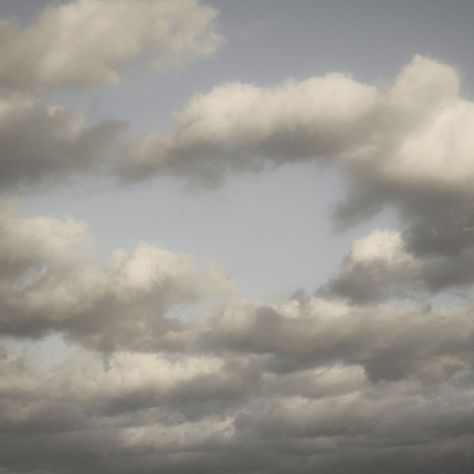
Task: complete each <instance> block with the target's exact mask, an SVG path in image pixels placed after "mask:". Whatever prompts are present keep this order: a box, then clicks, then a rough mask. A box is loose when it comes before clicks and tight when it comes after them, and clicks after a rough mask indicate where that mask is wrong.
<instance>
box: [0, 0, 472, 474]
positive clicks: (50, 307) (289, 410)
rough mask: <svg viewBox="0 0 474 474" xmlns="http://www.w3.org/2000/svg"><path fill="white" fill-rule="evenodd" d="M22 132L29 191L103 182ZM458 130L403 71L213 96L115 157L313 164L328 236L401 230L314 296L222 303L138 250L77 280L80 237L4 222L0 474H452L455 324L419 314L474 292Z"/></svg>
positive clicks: (467, 390) (441, 311)
mask: <svg viewBox="0 0 474 474" xmlns="http://www.w3.org/2000/svg"><path fill="white" fill-rule="evenodd" d="M84 3H86V2H84ZM117 4H119V3H117ZM120 4H121V3H120ZM58 8H63V7H58ZM45 15H46V14H45ZM12 100H17V99H12ZM22 104H23V103H22V102H20V105H21V107H23V108H25V110H27V111H28V113H26V112H25V116H26V117H29V114H31V112H30V111H31V110H33V111H36V110H37V107H38V106H37V105H36V104H29V103H27V104H26V105H22ZM15 107H16V108H18V106H17V105H15ZM21 107H20V108H21ZM15 110H16V109H15ZM21 110H23V109H21ZM5 111H6V112H5V113H6V114H8V113H9V111H8V108H5ZM35 113H38V114H39V115H40V116H41V117H42V120H41V121H39V123H44V124H45V125H44V127H45V128H44V129H42V130H43V131H42V132H41V134H39V135H38V136H37V137H35V140H39V139H40V138H41V140H45V143H47V145H45V146H44V149H45V150H46V151H45V152H44V153H43V155H39V156H44V157H47V158H44V160H45V163H47V166H46V165H45V164H41V163H40V164H39V165H38V168H37V169H38V170H39V171H37V172H36V171H35V173H36V174H34V175H32V178H31V180H32V181H35V180H37V181H42V180H44V179H46V178H47V177H48V176H51V175H53V174H52V173H53V170H55V171H54V172H56V173H59V174H60V175H62V176H70V175H71V174H75V173H78V172H84V170H86V169H87V170H89V171H90V170H94V169H98V168H97V167H99V168H100V167H101V166H107V167H108V166H109V164H110V161H109V158H107V156H109V157H110V155H107V153H106V154H105V155H104V154H103V153H102V151H101V150H99V148H97V150H96V149H95V148H94V147H93V148H92V149H93V150H96V155H94V153H95V152H94V153H93V154H92V158H91V162H87V164H85V165H84V168H83V167H82V165H81V166H77V167H76V166H72V165H67V166H63V165H62V163H63V162H62V161H61V159H60V158H59V157H60V156H61V154H54V153H53V151H55V150H57V149H61V150H66V151H69V150H76V147H77V148H78V151H77V155H74V153H76V152H74V153H73V152H72V151H69V153H71V155H70V156H87V155H88V154H83V153H82V151H83V150H82V148H81V147H80V146H79V143H82V140H85V141H86V142H87V140H86V139H85V138H82V137H83V136H88V133H89V127H87V126H85V125H83V124H82V123H81V122H80V121H79V124H78V125H77V124H76V122H75V120H76V119H74V118H73V117H72V116H69V115H68V114H65V113H64V112H62V111H59V112H58V111H46V109H43V108H41V109H40V111H39V112H35ZM58 113H59V117H60V118H59V119H56V115H55V114H58ZM20 115H21V114H20ZM50 116H51V117H53V118H51V119H46V117H50ZM9 120H10V119H9ZM9 120H8V121H9ZM473 120H474V114H473V108H472V103H471V102H468V101H466V100H464V99H462V98H461V97H460V95H459V75H458V73H457V72H456V71H455V70H454V69H453V68H451V67H449V66H446V65H443V64H440V63H438V62H436V61H434V60H430V59H426V58H421V57H417V58H415V59H414V60H413V61H412V63H411V64H409V65H408V66H406V67H405V68H404V69H403V70H402V72H401V73H400V75H399V76H398V78H397V79H396V80H395V83H394V85H393V86H392V87H390V88H387V90H380V89H378V88H375V87H372V86H369V85H365V84H360V83H358V82H356V81H355V80H353V79H351V78H349V77H347V76H344V75H340V74H331V75H328V76H325V77H323V78H316V79H310V80H308V81H303V82H295V81H293V82H288V83H285V84H283V85H281V86H278V87H273V88H267V89H265V88H259V87H256V86H252V85H242V84H227V85H224V86H221V87H218V88H216V89H215V90H214V91H213V92H211V93H210V94H208V95H204V96H196V97H195V98H194V99H193V100H192V101H191V102H190V104H189V105H188V106H187V107H186V108H185V109H184V110H183V111H182V112H180V113H178V114H177V116H176V121H175V124H174V126H173V128H172V129H171V131H170V132H169V134H167V135H164V136H155V137H148V138H146V139H144V140H142V141H140V142H139V143H134V144H130V146H129V149H130V152H129V153H126V158H124V161H123V162H121V163H120V164H119V165H118V169H119V171H118V172H119V174H120V175H121V177H122V178H123V179H125V180H130V181H133V180H139V179H143V178H146V177H148V176H149V175H150V176H153V175H159V174H170V175H174V176H180V177H184V178H186V179H188V180H190V181H191V182H193V183H196V182H201V183H205V184H211V185H216V184H218V183H220V182H221V181H222V179H223V178H225V176H226V174H228V173H236V172H244V171H250V172H253V171H260V170H262V169H263V168H265V167H266V166H267V165H271V166H278V165H280V164H283V163H290V162H310V161H317V162H320V163H321V162H323V163H324V162H326V163H334V164H335V165H336V166H338V167H339V168H340V169H341V171H342V172H343V173H344V174H345V175H346V176H347V177H348V178H349V183H350V184H349V191H348V192H349V199H348V201H347V203H345V204H343V205H342V206H341V207H340V208H339V214H338V216H339V218H340V219H342V221H343V222H344V223H347V222H349V221H350V220H357V219H359V218H361V217H363V216H367V215H370V213H372V212H375V211H377V210H378V209H380V208H381V207H382V206H392V207H394V208H395V209H396V210H397V211H398V213H399V215H400V218H401V219H400V221H401V224H402V225H401V227H402V228H401V229H390V230H376V231H374V232H372V233H371V234H369V235H368V236H366V237H363V238H362V239H359V240H357V241H356V242H354V244H353V245H352V248H351V249H350V251H349V253H348V255H347V256H346V258H345V259H344V261H343V262H342V264H341V268H340V269H339V271H338V272H337V273H336V275H335V276H334V277H333V278H332V279H330V280H329V281H328V283H327V284H326V285H325V286H324V287H323V288H321V289H319V291H318V292H317V294H316V295H313V296H311V297H305V296H304V295H302V294H297V295H295V296H294V297H292V298H290V299H289V300H288V301H283V302H267V303H264V302H259V301H242V300H239V299H237V298H233V299H230V298H229V299H226V298H225V296H228V295H229V294H231V291H232V282H231V281H230V280H229V278H228V276H227V275H226V273H225V272H223V271H222V270H220V269H218V268H216V267H214V266H210V267H209V268H202V269H201V268H200V267H199V265H197V263H196V262H195V260H194V259H193V258H192V257H191V256H188V255H182V254H176V253H172V252H169V251H167V250H164V249H160V248H157V247H155V246H152V245H148V244H139V245H138V246H137V248H136V249H135V250H134V251H133V252H127V251H124V250H117V251H116V252H114V254H113V255H112V258H111V261H110V263H109V264H107V265H105V266H104V267H101V268H97V267H96V266H95V265H94V262H93V261H92V259H90V260H89V259H88V256H89V255H90V245H91V244H92V242H93V239H92V237H91V235H90V232H89V230H88V229H87V227H86V225H85V224H84V223H81V222H78V221H76V220H74V219H65V220H58V219H52V218H48V217H35V218H23V217H21V216H20V215H19V213H18V211H17V210H15V208H14V207H12V205H11V204H9V205H7V204H5V203H4V204H2V206H1V207H0V334H1V336H2V340H3V342H2V344H3V345H2V347H1V349H0V446H1V448H0V472H2V474H4V473H7V474H10V473H17V472H22V471H23V472H30V473H32V474H33V473H34V474H43V473H46V472H47V473H54V474H56V473H57V474H61V473H65V472H71V473H77V474H85V473H88V474H89V473H92V474H95V473H97V474H99V473H108V472H111V473H112V472H113V473H129V472H134V473H137V474H146V473H151V472H157V471H160V472H167V473H168V472H169V473H191V472H209V473H212V472H216V473H217V472H219V473H221V472H230V473H232V472H234V473H239V474H240V473H245V472H247V473H251V474H263V473H272V474H273V473H276V474H287V473H295V474H299V473H301V474H304V473H308V474H309V473H313V472H320V473H322V474H332V473H334V472H355V473H364V474H372V473H373V474H376V473H377V474H378V473H380V472H384V473H385V472H386V473H399V472H403V473H408V474H415V473H416V474H425V473H426V474H428V473H429V474H444V473H446V472H450V473H457V474H465V473H467V472H471V471H472V470H473V465H474V464H473V459H474V451H473V446H474V417H473V413H474V349H473V348H474V318H473V316H472V314H473V310H474V308H473V305H472V303H471V302H469V301H465V303H464V304H462V305H456V304H454V303H453V302H450V303H449V304H447V305H445V306H444V307H442V306H436V305H433V307H432V306H430V305H428V304H424V303H425V302H426V301H429V296H430V293H431V292H436V291H440V290H448V289H452V288H455V289H458V288H460V287H462V288H464V287H466V288H470V286H471V285H472V283H473V281H474V279H473V275H474V272H473V271H472V269H471V267H472V263H473V262H474V256H473V252H474V248H473V244H474V240H473V238H472V232H471V229H472V227H473V222H474V214H473V212H472V206H471V200H472V197H473V196H472V194H473V191H472V186H471V182H472V177H473V176H472V169H471V168H472V166H471V160H470V159H469V156H470V155H469V153H470V150H471V148H472V147H471V143H472V138H471V135H472V134H470V133H469V132H470V129H471V128H472V127H471V125H472V122H473ZM8 121H7V122H8ZM100 126H101V127H102V126H105V125H100ZM114 127H115V125H114V126H113V127H112V128H113V129H114ZM99 129H100V130H102V129H101V128H100V127H99ZM12 130H14V129H12ZM58 130H59V131H62V133H57V131H58ZM91 130H92V129H91ZM94 130H95V129H94ZM114 130H115V129H114ZM21 133H23V135H19V136H18V137H17V138H15V140H14V141H12V143H14V144H15V149H16V147H17V146H18V147H19V148H18V149H19V150H22V148H21V146H22V144H21V143H19V142H20V140H23V141H24V143H25V147H26V148H25V150H27V145H28V143H27V141H28V140H27V139H26V138H25V137H28V136H29V135H28V134H29V133H30V132H27V131H26V128H25V131H22V132H21ZM96 133H98V135H99V136H101V133H99V132H96ZM107 133H111V132H107ZM114 133H115V132H114ZM106 135H107V134H106ZM9 136H10V134H7V133H5V134H4V138H3V139H4V140H7V139H8V137H9ZM58 137H59V138H58ZM64 137H66V138H64ZM104 140H105V142H107V140H110V141H109V142H108V143H109V144H110V143H113V142H114V138H112V139H109V137H108V136H106V137H105V138H104ZM99 141H100V140H99ZM92 142H93V143H94V144H95V143H97V142H96V141H95V140H92ZM40 143H41V142H40ZM109 146H110V145H107V143H105V146H104V149H106V150H109V148H108V147H109ZM12 147H13V145H12ZM61 147H62V148H61ZM134 147H136V148H134ZM30 148H31V147H30ZM12 149H13V148H12ZM40 150H41V147H40ZM109 152H110V151H108V153H109ZM64 154H65V153H64V152H62V155H64ZM30 155H31V154H30V152H29V151H25V152H24V153H23V155H22V156H24V157H25V158H24V159H23V161H21V163H22V164H23V165H24V166H25V169H29V168H28V167H29V166H30V162H29V160H30V158H29V157H30ZM51 156H53V158H51ZM66 156H69V155H67V153H66ZM94 156H95V158H94ZM104 156H105V158H104ZM55 157H58V158H55ZM49 160H51V161H49ZM104 160H105V161H104ZM73 161H74V162H75V160H73ZM78 161H79V163H80V162H81V160H80V159H79V160H78ZM12 163H13V161H12ZM23 165H22V166H23ZM10 166H12V167H13V166H14V165H13V164H11V165H10ZM31 166H32V165H31ZM68 166H71V168H68ZM6 169H8V168H6ZM12 169H14V170H16V168H12ZM105 169H109V170H110V167H109V168H105ZM42 170H45V171H44V173H43V171H42ZM20 171H21V170H20ZM20 171H15V173H16V174H15V173H13V174H12V175H11V176H13V178H12V177H11V176H10V177H9V178H8V179H7V180H6V181H5V182H11V181H15V180H16V181H20V182H21V180H22V179H23V178H21V179H20V177H22V176H27V175H24V174H22V173H23V171H21V172H20ZM316 263H317V262H316ZM420 295H422V298H421V302H420V301H419V298H420ZM216 297H218V298H221V299H220V301H218V302H217V303H216V304H213V299H214V298H216ZM222 297H224V298H223V299H222ZM401 298H404V301H403V302H401V301H400V299H401ZM401 303H403V304H401ZM58 339H60V340H62V341H63V342H62V343H61V344H62V346H61V344H60V349H59V350H58V351H57V352H58V353H57V354H56V355H54V354H49V353H45V349H44V347H43V349H41V348H40V346H41V345H42V344H44V345H45V346H46V348H51V347H54V345H55V344H58V342H57V340H58ZM25 341H26V342H25ZM41 351H43V352H41ZM38 354H39V356H38ZM1 469H3V470H1Z"/></svg>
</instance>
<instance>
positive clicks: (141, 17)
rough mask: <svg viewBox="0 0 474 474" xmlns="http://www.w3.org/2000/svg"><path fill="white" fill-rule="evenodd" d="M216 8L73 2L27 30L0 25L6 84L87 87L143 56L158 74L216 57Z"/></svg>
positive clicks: (164, 1) (184, 1)
mask: <svg viewBox="0 0 474 474" xmlns="http://www.w3.org/2000/svg"><path fill="white" fill-rule="evenodd" d="M216 14H217V11H216V10H215V9H213V8H211V7H208V6H206V5H202V4H200V3H199V1H198V0H74V1H71V2H67V3H62V4H59V5H51V6H47V7H46V8H45V9H44V10H43V11H42V12H41V14H40V16H39V17H38V18H37V19H36V20H34V21H33V22H32V23H31V24H30V25H28V26H27V27H26V28H20V27H19V26H17V25H16V24H15V23H14V22H13V21H11V20H6V19H3V20H2V21H1V22H0V39H1V40H0V85H1V86H3V87H5V88H10V89H42V88H50V87H61V86H74V87H88V86H96V85H99V84H113V83H117V82H118V81H119V80H120V72H121V69H122V67H123V66H124V65H126V64H127V63H130V61H132V60H134V59H139V58H141V57H145V58H147V59H148V60H149V62H150V63H151V64H152V66H153V68H154V69H155V70H156V71H161V70H163V69H166V68H168V67H171V66H176V65H179V64H181V63H182V62H184V61H189V60H192V59H194V58H199V57H203V56H208V55H210V54H212V53H213V52H214V51H215V49H216V48H217V46H218V45H219V42H220V38H219V36H218V35H217V33H215V32H214V30H213V25H212V23H213V20H214V18H215V17H216Z"/></svg>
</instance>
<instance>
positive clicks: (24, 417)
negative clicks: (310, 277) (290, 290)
mask: <svg viewBox="0 0 474 474" xmlns="http://www.w3.org/2000/svg"><path fill="white" fill-rule="evenodd" d="M239 309H240V311H241V315H240V316H236V317H235V318H233V317H231V315H230V314H229V313H230V312H231V311H232V312H233V314H234V315H235V308H234V309H231V310H228V311H227V313H226V314H222V313H219V315H215V316H214V318H213V319H212V321H209V320H208V319H205V320H202V321H200V322H199V324H197V323H192V322H191V323H189V325H190V326H189V327H188V332H189V331H192V332H194V333H195V337H196V338H202V331H203V328H204V326H205V327H206V328H207V329H206V332H208V333H209V332H213V333H214V338H211V337H209V334H208V337H206V338H204V339H201V342H200V345H199V349H198V350H197V348H196V346H194V348H193V346H192V345H188V346H187V348H185V349H184V348H183V349H181V350H179V351H176V350H171V351H169V350H167V349H166V347H163V346H162V347H160V349H159V351H158V352H156V353H150V352H148V353H143V352H136V351H124V350H117V351H115V352H113V353H110V354H108V356H107V358H106V359H105V363H104V358H103V357H102V356H101V355H100V354H99V353H97V352H95V351H93V350H89V349H84V348H83V347H81V346H78V345H74V346H72V347H71V346H69V349H68V352H67V354H65V355H63V356H61V357H60V358H59V360H57V361H56V362H54V363H52V364H51V365H50V367H49V368H47V369H45V368H44V367H42V365H41V361H39V360H38V358H37V357H35V354H36V352H35V348H34V345H30V346H29V347H28V349H27V350H22V351H21V352H18V351H17V350H15V349H14V348H11V347H9V346H8V345H7V346H6V349H5V350H4V351H3V356H2V358H0V374H2V378H1V381H0V406H1V408H2V409H1V410H0V414H1V415H0V432H1V434H0V438H1V441H2V446H3V449H4V451H3V452H4V453H5V454H4V456H2V465H3V466H4V467H5V468H7V472H16V471H19V470H24V471H26V472H37V471H38V469H39V468H42V469H46V470H48V472H64V470H67V469H69V470H70V471H72V472H78V473H83V472H84V473H85V472H92V473H96V472H97V473H99V472H130V471H133V472H138V473H148V472H152V471H153V470H156V469H162V470H165V471H166V472H195V470H196V469H199V470H204V471H206V472H219V470H221V471H222V469H225V470H226V472H227V471H229V472H249V473H258V472H280V473H287V472H296V473H308V472H314V469H316V468H317V469H318V470H319V471H320V472H323V473H328V474H329V473H331V472H334V470H336V469H338V470H343V471H345V470H347V469H349V468H354V469H355V472H361V473H362V472H363V473H367V472H368V473H376V472H380V470H381V469H385V470H387V472H395V465H394V463H395V464H396V467H397V468H398V467H400V465H402V466H403V467H404V472H411V473H415V472H422V473H424V472H426V473H428V472H439V473H442V472H443V469H445V468H446V467H447V466H449V465H450V466H451V467H452V468H453V470H454V472H459V473H462V472H468V469H469V467H470V466H472V427H473V423H474V419H473V417H472V413H473V406H472V386H473V385H472V384H473V380H474V379H473V370H472V369H473V366H472V364H473V363H474V357H473V351H472V332H473V323H472V318H471V317H470V313H471V312H472V308H466V311H465V312H463V311H461V310H445V311H440V312H438V313H436V312H433V313H425V314H420V313H419V312H416V310H414V309H413V310H410V311H401V310H398V311H396V310H394V309H393V308H384V307H373V308H370V307H366V308H364V309H361V308H359V309H357V310H355V309H354V308H351V307H350V306H347V305H343V304H341V303H340V302H336V301H330V300H321V299H310V300H308V301H306V302H304V304H303V302H299V303H298V302H295V301H294V300H291V301H290V302H287V303H285V304H283V305H282V306H274V307H273V308H272V311H273V313H274V317H275V322H276V326H277V330H276V331H274V332H271V333H270V334H265V333H264V332H261V331H259V330H258V328H259V327H260V324H261V322H260V321H259V319H262V318H265V314H264V313H263V312H262V311H259V310H258V305H256V304H253V305H250V304H245V305H243V307H240V308H239ZM265 310H267V311H268V307H267V308H266V309H265ZM196 324H197V325H196ZM282 325H285V327H284V330H281V331H279V330H278V328H280V327H281V326H282ZM469 333H470V334H471V336H469ZM253 334H255V335H253ZM216 339H218V340H219V347H217V346H216V345H215V344H213V342H215V340H216ZM246 341H250V342H246ZM237 342H239V343H237ZM204 344H205V345H204ZM275 358H280V359H281V360H283V359H286V360H290V359H291V361H292V362H291V368H290V365H288V364H286V367H285V368H284V370H283V364H281V363H280V364H276V363H275V360H276V359H275ZM5 447H6V448H7V449H5ZM8 469H9V470H10V471H8Z"/></svg>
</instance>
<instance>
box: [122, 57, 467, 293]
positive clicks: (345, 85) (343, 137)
mask: <svg viewBox="0 0 474 474" xmlns="http://www.w3.org/2000/svg"><path fill="white" fill-rule="evenodd" d="M473 127H474V104H473V103H472V102H471V101H469V100H466V99H463V98H462V97H461V95H460V74H459V72H458V71H456V70H455V69H454V68H452V67H450V66H448V65H446V64H442V63H440V62H438V61H435V60H433V59H429V58H425V57H421V56H416V57H415V58H414V59H413V60H412V62H411V63H410V64H408V65H407V66H405V67H404V68H403V69H402V71H401V72H400V74H399V75H398V77H396V79H395V81H394V83H393V85H392V86H390V87H387V88H386V89H382V88H380V87H379V88H377V87H374V86H370V85H367V84H363V83H359V82H357V81H355V80H354V79H352V78H351V77H349V76H347V75H342V74H335V73H333V74H328V75H326V76H323V77H317V78H312V79H308V80H305V81H300V82H297V81H289V82H286V83H283V84H281V85H278V86H274V87H268V88H263V87H257V86H254V85H249V84H240V83H230V84H224V85H222V86H219V87H216V88H215V89H214V90H213V91H211V92H210V93H208V94H205V95H197V96H195V97H194V98H193V99H192V100H191V101H190V102H189V103H188V105H187V106H186V107H185V108H184V109H183V110H182V111H180V112H179V113H177V114H176V117H175V121H174V123H173V126H172V127H171V130H170V131H169V133H167V134H165V135H156V136H148V137H146V138H144V139H142V140H140V141H138V142H137V143H135V144H134V145H133V147H132V148H133V150H131V151H130V153H129V154H127V156H126V158H124V159H123V161H122V164H121V165H120V166H119V171H118V173H119V175H120V176H121V177H122V179H123V180H125V181H134V180H140V179H146V178H149V177H151V176H153V175H160V174H165V175H174V176H180V177H184V178H185V179H187V180H188V181H189V182H190V183H192V184H197V183H200V184H201V185H209V186H216V185H219V184H220V183H221V182H222V180H223V179H225V177H226V176H227V175H229V174H234V173H239V172H258V171H261V170H263V169H266V168H268V167H272V166H279V165H282V164H285V163H300V162H316V163H322V164H326V163H328V164H333V165H334V166H336V167H337V169H338V170H340V172H341V173H342V175H343V177H344V179H345V182H346V183H348V184H347V193H348V197H347V200H345V201H344V202H342V203H340V204H339V206H338V208H337V210H336V213H335V216H336V219H337V222H338V223H339V224H342V225H348V224H351V223H354V222H357V221H358V220H360V219H364V218H367V217H369V216H371V215H373V214H374V213H376V212H378V211H380V210H381V209H382V208H384V207H391V208H394V209H395V210H396V211H397V212H398V214H399V216H400V217H401V222H403V228H402V235H401V236H400V238H401V239H402V241H403V246H404V247H405V251H406V252H407V255H408V254H410V255H412V256H414V257H429V256H438V257H440V256H443V257H445V258H444V259H443V262H442V265H441V266H439V265H437V264H436V263H434V264H433V265H434V266H435V267H436V269H433V271H432V273H433V276H432V278H429V279H430V281H429V282H428V286H430V288H431V289H435V290H436V289H439V288H443V287H446V286H450V285H451V286H452V285H456V284H458V283H463V280H464V281H465V282H467V283H470V281H471V280H470V278H471V277H467V278H465V277H464V275H461V274H459V275H458V274H457V273H466V272H467V271H468V270H467V268H465V269H464V270H462V269H461V267H462V262H463V261H466V255H465V254H464V253H466V252H471V251H472V247H473V244H474V239H473V233H472V228H473V227H474V212H473V210H474V207H473V202H474V191H473V189H474V188H473V187H472V181H473V179H474V167H473V166H472V159H471V154H472V149H473V146H474V143H473V138H472V137H473V135H472V129H473ZM468 260H469V261H471V257H469V259H468ZM405 263H406V262H405ZM425 263H426V262H425ZM426 264H427V265H428V266H430V265H431V264H428V263H426ZM391 265H392V266H393V262H392V264H391ZM404 265H405V264H404ZM442 266H445V268H446V271H442V272H441V273H442V275H441V274H438V275H437V276H436V275H435V274H436V272H437V270H441V267H442ZM438 267H439V268H438ZM448 268H450V270H448ZM457 268H458V269H459V270H456V269H457ZM409 271H412V270H409ZM426 271H427V272H429V271H430V270H429V269H427V270H426ZM392 273H393V272H392ZM398 275H399V276H398V277H394V276H393V274H392V277H393V278H399V277H400V276H401V273H399V274H398ZM366 276H368V275H366ZM392 277H391V278H392ZM436 279H439V280H440V281H435V280H436Z"/></svg>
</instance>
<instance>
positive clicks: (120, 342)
mask: <svg viewBox="0 0 474 474" xmlns="http://www.w3.org/2000/svg"><path fill="white" fill-rule="evenodd" d="M0 217H1V218H0V229H1V230H2V232H1V241H2V247H1V252H0V268H1V272H0V294H1V298H0V300H1V303H0V313H1V317H0V333H2V334H3V335H15V336H22V337H33V338H36V337H39V336H41V335H44V334H47V333H48V332H51V331H59V332H63V333H65V334H67V335H69V336H71V337H72V338H75V339H80V340H81V341H82V343H83V344H86V345H90V346H92V347H97V348H100V349H102V350H105V351H107V350H115V349H117V348H120V347H127V346H128V344H129V343H130V344H132V345H134V346H135V347H136V348H137V349H138V348H139V349H141V350H147V348H148V350H149V349H150V348H157V347H159V346H160V344H163V345H168V346H173V345H175V344H178V345H179V341H175V340H174V337H173V334H174V331H175V330H176V329H177V328H178V327H179V322H178V321H175V320H173V319H167V318H166V317H165V316H166V315H167V313H168V312H169V311H170V310H171V309H173V308H178V307H179V305H186V304H189V303H198V302H199V301H201V300H205V299H206V298H208V297H213V296H219V295H222V294H229V292H230V291H231V289H232V283H231V281H230V279H229V278H228V277H227V276H226V275H225V274H224V273H223V272H222V271H221V270H219V269H218V268H217V267H212V266H210V267H209V268H208V269H207V270H204V271H203V272H202V273H201V271H200V270H199V267H198V265H197V264H196V262H195V261H194V259H193V258H192V257H190V256H188V255H180V254H173V253H171V252H169V251H167V250H164V249H160V248H158V247H154V246H151V245H147V244H144V243H142V244H140V245H138V246H137V248H136V249H135V251H134V252H133V253H128V252H126V251H124V250H117V251H115V252H114V254H113V256H112V259H111V261H110V263H109V264H108V265H107V266H106V267H105V268H103V269H102V270H97V269H95V268H94V266H93V265H92V262H90V259H89V260H88V259H87V258H85V257H84V255H87V254H84V252H80V251H79V244H81V243H82V242H83V241H85V240H89V241H90V240H91V239H92V237H91V236H90V234H89V233H88V232H87V228H86V227H85V225H84V224H83V223H81V222H77V221H74V220H72V219H68V220H66V221H59V220H56V219H51V218H45V217H35V218H30V219H24V218H19V217H18V216H17V215H16V214H15V213H14V212H13V211H11V210H8V208H7V209H5V210H4V211H3V213H2V214H1V216H0Z"/></svg>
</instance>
